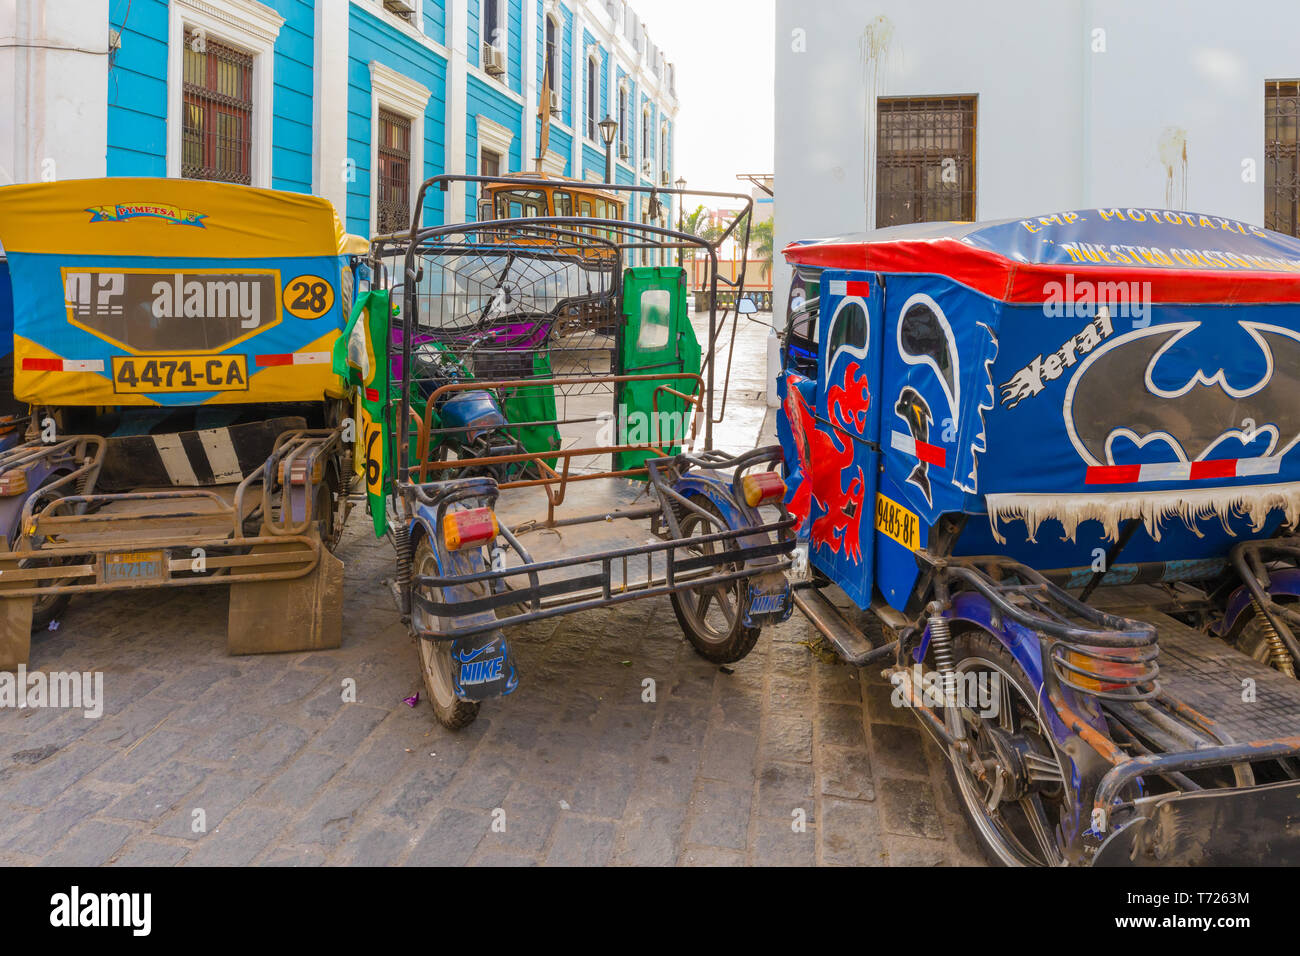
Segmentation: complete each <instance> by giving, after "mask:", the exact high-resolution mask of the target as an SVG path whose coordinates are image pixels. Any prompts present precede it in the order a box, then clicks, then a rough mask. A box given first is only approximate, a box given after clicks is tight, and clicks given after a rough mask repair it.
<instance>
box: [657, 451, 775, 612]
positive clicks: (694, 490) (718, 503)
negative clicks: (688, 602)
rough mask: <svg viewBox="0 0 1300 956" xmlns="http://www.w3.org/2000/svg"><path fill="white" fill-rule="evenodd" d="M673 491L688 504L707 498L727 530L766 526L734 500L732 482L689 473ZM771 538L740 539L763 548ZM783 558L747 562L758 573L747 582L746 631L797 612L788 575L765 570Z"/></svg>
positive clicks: (742, 544)
mask: <svg viewBox="0 0 1300 956" xmlns="http://www.w3.org/2000/svg"><path fill="white" fill-rule="evenodd" d="M673 489H674V490H675V491H676V492H677V493H678V494H680V495H681V496H682V497H683V498H686V499H688V500H690V499H695V498H703V499H705V500H706V501H708V502H710V503H711V504H713V505H714V507H716V508H717V509H718V512H719V514H721V515H722V520H723V521H724V522H726V526H727V527H726V530H728V531H737V530H739V529H741V528H753V527H755V526H756V525H758V524H761V523H762V518H761V517H760V516H759V514H758V512H757V511H756V510H755V509H753V508H750V507H748V506H745V505H741V504H739V503H737V502H736V500H735V499H734V497H733V496H732V491H731V482H730V481H728V480H724V479H722V478H720V477H717V476H715V475H712V474H708V473H700V472H689V473H687V474H686V475H683V476H682V477H681V478H680V479H678V481H677V482H676V484H675V485H674V486H673ZM771 541H772V539H771V537H770V536H769V535H768V534H767V533H766V532H758V533H755V534H746V535H742V536H741V537H739V538H737V539H736V544H737V545H738V546H739V547H742V548H745V547H761V546H762V545H766V544H771ZM778 561H779V558H777V557H775V556H772V555H767V556H763V557H759V558H754V559H752V560H750V561H748V562H747V564H746V567H752V568H754V569H755V573H754V574H753V575H752V576H750V577H748V578H746V579H745V592H744V600H743V602H742V605H741V608H740V613H741V617H742V620H743V623H744V625H745V626H746V627H761V626H763V625H764V624H780V623H781V622H783V621H786V620H788V619H789V617H790V614H791V612H792V611H793V610H794V601H793V599H792V598H791V593H790V581H789V579H788V578H787V577H786V576H785V572H784V571H780V570H771V571H764V570H762V569H763V567H764V566H765V565H773V564H777V563H778Z"/></svg>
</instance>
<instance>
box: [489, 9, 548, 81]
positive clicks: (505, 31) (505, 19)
mask: <svg viewBox="0 0 1300 956" xmlns="http://www.w3.org/2000/svg"><path fill="white" fill-rule="evenodd" d="M489 3H491V4H494V5H495V7H496V11H497V30H498V31H499V32H500V34H501V43H500V44H496V43H492V40H491V38H490V37H489V36H488V35H487V33H486V29H485V28H486V25H487V17H485V16H484V15H483V11H484V10H486V9H487V5H488V4H489ZM478 34H479V45H478V48H479V59H480V60H482V57H483V45H484V44H485V43H492V45H493V46H494V47H496V49H498V50H500V51H501V59H502V62H504V63H505V65H506V71H505V72H504V73H502V74H501V75H500V76H492V77H491V78H492V79H493V80H495V81H496V82H498V83H500V84H501V85H502V86H504V87H507V88H508V87H509V86H510V5H509V4H508V3H507V2H506V0H482V3H481V5H480V6H479V11H478ZM542 42H543V43H544V42H546V34H545V33H543V34H542ZM479 66H480V69H482V70H483V72H484V73H487V64H486V63H480V65H479ZM487 75H488V76H491V74H487Z"/></svg>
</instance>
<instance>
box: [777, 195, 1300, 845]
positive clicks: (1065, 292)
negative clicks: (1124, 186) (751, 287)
mask: <svg viewBox="0 0 1300 956" xmlns="http://www.w3.org/2000/svg"><path fill="white" fill-rule="evenodd" d="M785 255H786V258H787V259H788V260H789V261H790V262H791V263H792V264H793V265H794V266H795V269H796V273H797V277H798V284H799V285H800V286H801V287H802V289H803V296H802V298H803V301H802V302H801V303H800V302H798V301H797V302H796V307H795V308H794V309H793V310H791V312H790V314H789V316H788V321H787V324H786V328H785V331H784V335H783V337H782V338H783V345H782V371H781V373H780V376H779V388H778V391H779V394H780V398H781V414H780V415H779V416H778V435H779V437H780V440H781V443H782V446H783V449H784V452H785V459H786V468H787V476H786V479H787V486H788V489H789V490H788V494H787V505H788V507H789V510H790V512H791V513H792V514H793V515H795V516H796V517H797V518H798V519H799V521H800V523H801V524H800V532H799V536H800V542H801V549H802V552H801V559H800V560H797V561H796V568H797V569H800V570H801V571H802V572H803V577H804V581H803V587H802V589H801V590H799V591H798V592H797V594H798V597H797V603H798V605H799V606H800V607H801V608H802V609H803V610H804V611H805V613H807V614H808V616H809V617H810V619H811V620H813V621H814V623H815V624H817V626H818V627H819V629H820V630H822V631H823V632H824V633H825V634H826V635H827V637H828V638H829V639H830V640H831V641H832V643H833V644H835V646H836V647H837V648H838V649H839V650H840V652H841V654H842V655H843V656H844V657H846V658H847V659H848V660H850V661H851V662H854V663H858V664H867V663H873V662H876V661H886V662H887V663H888V669H887V670H886V674H887V675H888V676H889V679H890V680H891V682H892V683H893V685H894V694H893V699H894V702H895V704H896V705H898V706H905V707H907V708H909V709H910V710H911V711H912V712H913V713H914V714H915V715H916V716H917V717H918V719H919V720H920V722H921V724H922V726H923V727H925V728H926V729H927V730H928V731H929V732H930V733H931V734H932V735H933V737H934V738H935V740H936V741H938V743H939V744H940V746H942V747H943V748H944V750H945V752H946V755H947V757H948V760H949V764H950V770H951V774H952V780H953V784H954V786H955V788H956V790H957V792H958V794H959V795H960V797H961V803H962V805H963V807H964V810H965V812H966V814H967V816H968V818H969V819H970V822H971V824H972V828H973V830H974V832H975V834H976V836H977V837H978V838H979V840H980V842H981V844H982V845H983V847H984V849H985V850H986V852H987V854H988V856H989V857H990V859H992V860H993V861H995V862H999V863H1003V864H1009V865H1018V864H1025V865H1059V864H1067V863H1068V864H1102V865H1105V864H1151V863H1162V864H1182V865H1186V864H1251V863H1269V864H1273V865H1283V864H1294V863H1296V862H1300V826H1298V825H1297V823H1298V822H1300V683H1297V681H1296V679H1295V674H1296V670H1297V662H1300V644H1298V643H1297V640H1296V634H1297V633H1300V614H1297V611H1296V608H1297V606H1298V605H1297V603H1296V602H1297V598H1300V568H1298V567H1297V564H1298V561H1297V559H1298V558H1300V539H1297V538H1296V537H1294V536H1293V535H1292V533H1291V531H1292V529H1293V527H1294V525H1295V522H1296V520H1297V518H1298V517H1300V454H1297V453H1296V451H1295V447H1296V445H1297V443H1300V240H1296V239H1294V238H1291V237H1288V236H1283V235H1279V234H1276V233H1273V232H1269V231H1267V230H1264V229H1261V228H1259V227H1257V226H1253V225H1250V224H1248V223H1244V222H1238V221H1235V220H1231V219H1224V218H1221V217H1215V216H1208V215H1199V214H1192V213H1186V212H1179V211H1172V210H1160V209H1087V210H1077V211H1071V212H1061V213H1056V214H1053V215H1047V216H1041V217H1036V218H1030V219H1022V220H1007V221H1001V222H987V223H956V222H948V223H925V224H916V225H909V226H900V227H894V228H890V229H883V230H878V231H875V232H871V233H866V234H862V235H856V236H848V237H842V238H836V239H827V240H821V241H815V242H800V243H796V244H794V245H792V246H790V247H788V248H787V249H786V250H785ZM804 556H806V559H804ZM831 586H837V587H838V588H839V589H840V590H842V591H843V592H844V595H847V598H848V599H851V602H852V604H854V605H856V607H857V608H859V609H863V610H864V611H865V610H870V611H871V612H873V613H874V615H875V616H876V617H877V618H878V619H879V621H880V622H882V624H883V628H882V630H883V633H884V634H885V635H886V642H887V643H882V642H879V641H877V642H875V643H877V644H881V646H873V643H872V642H871V641H870V640H868V639H867V638H866V636H865V634H864V631H863V628H861V627H859V626H858V623H859V622H858V621H855V615H854V614H853V613H852V612H851V610H850V611H845V610H843V608H845V607H846V606H847V605H848V601H845V600H844V599H843V598H842V597H839V596H838V595H834V594H833V592H832V591H831ZM837 604H838V607H837V606H836V605H837Z"/></svg>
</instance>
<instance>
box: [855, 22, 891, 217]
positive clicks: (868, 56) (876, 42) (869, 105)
mask: <svg viewBox="0 0 1300 956" xmlns="http://www.w3.org/2000/svg"><path fill="white" fill-rule="evenodd" d="M858 42H859V47H860V49H861V51H862V71H863V96H864V97H865V98H866V99H865V101H864V103H863V107H864V109H863V116H864V118H865V120H866V122H864V123H863V157H864V162H863V167H864V169H863V176H864V182H865V187H866V188H865V196H864V201H863V210H862V219H863V224H864V227H865V228H867V229H874V228H875V225H876V223H875V217H874V215H873V213H874V211H875V208H876V100H877V99H878V98H879V97H880V96H882V95H883V94H884V92H885V84H884V81H885V75H886V73H887V72H888V70H889V66H890V60H891V56H892V51H893V49H894V46H893V43H894V21H892V20H890V19H889V17H887V16H885V15H884V14H880V15H879V16H876V17H874V18H872V19H871V20H870V21H869V22H868V23H867V26H866V29H864V30H863V31H862V37H861V39H860V40H859V41H858Z"/></svg>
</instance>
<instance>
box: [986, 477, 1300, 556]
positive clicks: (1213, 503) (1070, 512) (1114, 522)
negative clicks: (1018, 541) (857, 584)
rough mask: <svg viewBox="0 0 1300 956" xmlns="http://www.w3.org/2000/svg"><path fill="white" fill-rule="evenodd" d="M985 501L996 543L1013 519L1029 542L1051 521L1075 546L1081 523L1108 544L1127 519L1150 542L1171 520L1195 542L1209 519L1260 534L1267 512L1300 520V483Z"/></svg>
mask: <svg viewBox="0 0 1300 956" xmlns="http://www.w3.org/2000/svg"><path fill="white" fill-rule="evenodd" d="M985 501H986V502H987V503H988V509H989V526H990V527H991V528H992V529H993V537H994V538H995V539H996V540H997V542H998V543H999V544H1006V538H1004V537H1003V536H1002V533H1001V531H999V530H998V524H999V522H1003V521H1015V520H1017V519H1018V520H1021V521H1023V522H1024V523H1025V527H1026V529H1027V533H1028V537H1029V540H1030V541H1034V542H1036V541H1037V539H1036V538H1035V537H1034V536H1035V535H1036V534H1037V533H1038V529H1039V527H1041V526H1042V524H1043V522H1044V521H1047V520H1048V519H1051V518H1055V519H1056V520H1057V521H1060V522H1061V524H1062V525H1063V526H1064V527H1065V539H1064V540H1066V541H1074V538H1075V534H1076V533H1077V532H1078V530H1079V525H1080V524H1082V523H1083V522H1085V521H1100V522H1101V523H1102V527H1103V528H1104V530H1105V536H1106V539H1107V540H1109V541H1114V540H1115V539H1116V538H1118V537H1119V526H1120V525H1121V524H1122V523H1124V522H1126V521H1128V520H1130V519H1132V518H1141V519H1142V523H1143V524H1144V525H1145V526H1146V529H1147V534H1149V535H1151V537H1152V539H1153V540H1155V541H1159V540H1160V526H1161V524H1163V523H1164V522H1165V521H1166V520H1167V519H1169V518H1173V517H1178V518H1181V519H1182V521H1183V523H1184V524H1185V525H1187V527H1188V528H1189V529H1191V531H1192V532H1193V533H1194V534H1195V535H1196V536H1197V537H1198V538H1199V537H1203V535H1202V534H1201V531H1200V529H1199V528H1198V527H1197V523H1198V522H1200V521H1203V520H1205V519H1208V518H1218V519H1219V522H1220V524H1222V525H1223V528H1224V530H1225V531H1229V532H1230V529H1229V527H1228V521H1229V519H1230V518H1233V517H1236V516H1238V515H1245V516H1247V517H1249V518H1250V522H1251V530H1252V531H1259V530H1260V529H1262V528H1263V527H1264V522H1265V521H1266V520H1267V518H1268V515H1269V513H1270V512H1272V511H1275V510H1281V511H1283V512H1284V513H1285V516H1286V524H1287V526H1288V527H1295V526H1296V524H1297V521H1300V482H1288V483H1285V484H1275V485H1250V486H1247V487H1242V488H1198V489H1195V490H1188V491H1135V492H1117V493H1109V494H1096V495H1090V494H1071V495H1018V494H1007V495H986V496H985Z"/></svg>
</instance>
